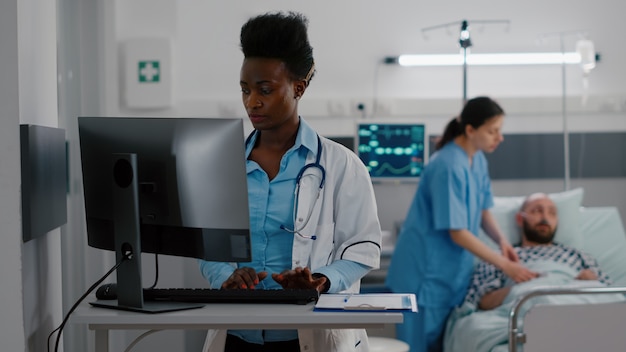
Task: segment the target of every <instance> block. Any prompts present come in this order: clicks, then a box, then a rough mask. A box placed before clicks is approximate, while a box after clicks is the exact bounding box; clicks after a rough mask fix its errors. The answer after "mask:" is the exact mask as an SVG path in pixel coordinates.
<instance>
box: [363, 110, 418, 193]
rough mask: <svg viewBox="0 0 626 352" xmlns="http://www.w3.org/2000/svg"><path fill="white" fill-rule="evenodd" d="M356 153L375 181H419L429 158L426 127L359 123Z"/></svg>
mask: <svg viewBox="0 0 626 352" xmlns="http://www.w3.org/2000/svg"><path fill="white" fill-rule="evenodd" d="M356 131H357V133H356V141H355V144H356V147H355V150H356V153H357V154H358V156H359V158H360V159H361V161H363V163H364V164H365V166H366V167H367V169H368V170H369V173H370V177H371V178H372V180H385V179H388V180H418V179H419V177H420V176H421V175H422V171H423V169H424V165H425V164H426V160H427V155H428V151H427V148H428V143H427V142H426V125H425V124H423V123H390V122H359V123H357V127H356Z"/></svg>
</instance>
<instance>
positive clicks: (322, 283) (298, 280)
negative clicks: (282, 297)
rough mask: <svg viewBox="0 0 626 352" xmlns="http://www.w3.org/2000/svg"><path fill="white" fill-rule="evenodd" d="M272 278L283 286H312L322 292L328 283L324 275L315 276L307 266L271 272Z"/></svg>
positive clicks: (305, 287) (304, 287)
mask: <svg viewBox="0 0 626 352" xmlns="http://www.w3.org/2000/svg"><path fill="white" fill-rule="evenodd" d="M272 279H274V281H276V282H278V283H279V284H280V285H281V286H282V287H283V288H303V289H307V288H314V289H316V290H317V291H318V292H324V291H325V290H327V288H326V284H327V283H328V284H330V282H328V279H327V278H326V276H321V277H317V278H315V277H313V274H312V273H311V270H310V269H309V268H302V267H297V268H295V269H292V270H285V271H283V272H282V273H280V274H272Z"/></svg>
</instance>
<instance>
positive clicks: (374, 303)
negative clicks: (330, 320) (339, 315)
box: [313, 293, 417, 312]
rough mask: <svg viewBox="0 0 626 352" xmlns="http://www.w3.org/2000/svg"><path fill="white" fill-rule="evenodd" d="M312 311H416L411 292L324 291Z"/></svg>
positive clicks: (413, 295)
mask: <svg viewBox="0 0 626 352" xmlns="http://www.w3.org/2000/svg"><path fill="white" fill-rule="evenodd" d="M313 310H314V311H333V312H341V311H350V312H353V311H363V312H417V300H416V298H415V294H413V293H361V294H350V293H324V294H321V295H320V297H319V299H318V300H317V303H316V304H315V307H314V308H313Z"/></svg>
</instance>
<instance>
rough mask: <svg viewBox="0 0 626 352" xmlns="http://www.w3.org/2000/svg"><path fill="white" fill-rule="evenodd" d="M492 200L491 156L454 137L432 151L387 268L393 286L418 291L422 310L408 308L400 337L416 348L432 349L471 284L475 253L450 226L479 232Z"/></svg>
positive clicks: (403, 290)
mask: <svg viewBox="0 0 626 352" xmlns="http://www.w3.org/2000/svg"><path fill="white" fill-rule="evenodd" d="M492 206H493V196H492V194H491V181H490V179H489V173H488V168H487V159H486V158H485V155H484V154H483V153H482V152H480V151H479V152H477V153H475V154H474V156H473V158H472V163H471V164H470V162H469V156H468V155H467V153H466V152H465V151H464V150H463V149H462V148H461V147H460V146H458V145H457V144H456V143H454V142H453V141H452V142H449V143H448V144H446V145H445V146H444V147H443V148H441V149H440V150H438V151H437V152H436V153H434V154H433V156H432V157H431V160H430V162H429V163H428V165H427V166H426V167H425V169H424V173H423V175H422V178H421V180H420V182H419V186H418V189H417V193H416V195H415V198H414V199H413V202H412V204H411V207H410V209H409V212H408V214H407V216H406V219H405V221H404V224H403V226H402V230H401V232H400V235H399V237H398V241H397V244H396V248H395V251H394V254H393V257H392V260H391V264H390V267H389V271H388V273H387V280H386V284H387V286H388V287H389V288H390V289H391V290H392V291H393V292H411V293H415V294H416V296H417V301H418V306H419V312H418V313H417V314H415V313H412V314H405V322H404V323H403V324H401V325H398V327H397V328H398V329H397V332H398V337H399V338H400V339H402V340H404V341H406V342H407V343H408V344H409V345H410V346H411V351H412V352H415V351H427V350H428V348H427V346H428V345H431V346H433V345H436V344H437V343H438V341H440V339H441V335H442V333H443V328H444V327H445V322H446V318H447V316H448V314H449V312H450V311H451V310H452V308H453V307H455V306H456V305H459V304H460V303H461V302H462V300H463V298H464V297H465V294H466V292H467V288H468V285H469V280H470V277H471V273H472V265H473V255H472V254H471V253H470V252H468V251H467V250H465V249H464V248H463V247H461V246H459V245H457V244H456V243H454V242H453V241H452V238H451V236H450V233H449V230H461V229H467V230H469V231H470V232H472V233H473V234H477V233H478V230H479V228H480V223H481V214H482V211H483V210H485V209H488V208H490V207H492Z"/></svg>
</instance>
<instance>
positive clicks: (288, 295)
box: [143, 288, 319, 304]
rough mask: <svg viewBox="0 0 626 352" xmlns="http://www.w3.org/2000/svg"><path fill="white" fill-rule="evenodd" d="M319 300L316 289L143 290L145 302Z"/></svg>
mask: <svg viewBox="0 0 626 352" xmlns="http://www.w3.org/2000/svg"><path fill="white" fill-rule="evenodd" d="M318 298H319V293H318V292H317V290H316V289H256V290H243V289H241V290H239V289H237V290H222V289H210V288H151V289H144V290H143V299H144V300H145V301H170V302H193V303H288V304H307V303H309V302H317V299H318Z"/></svg>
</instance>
